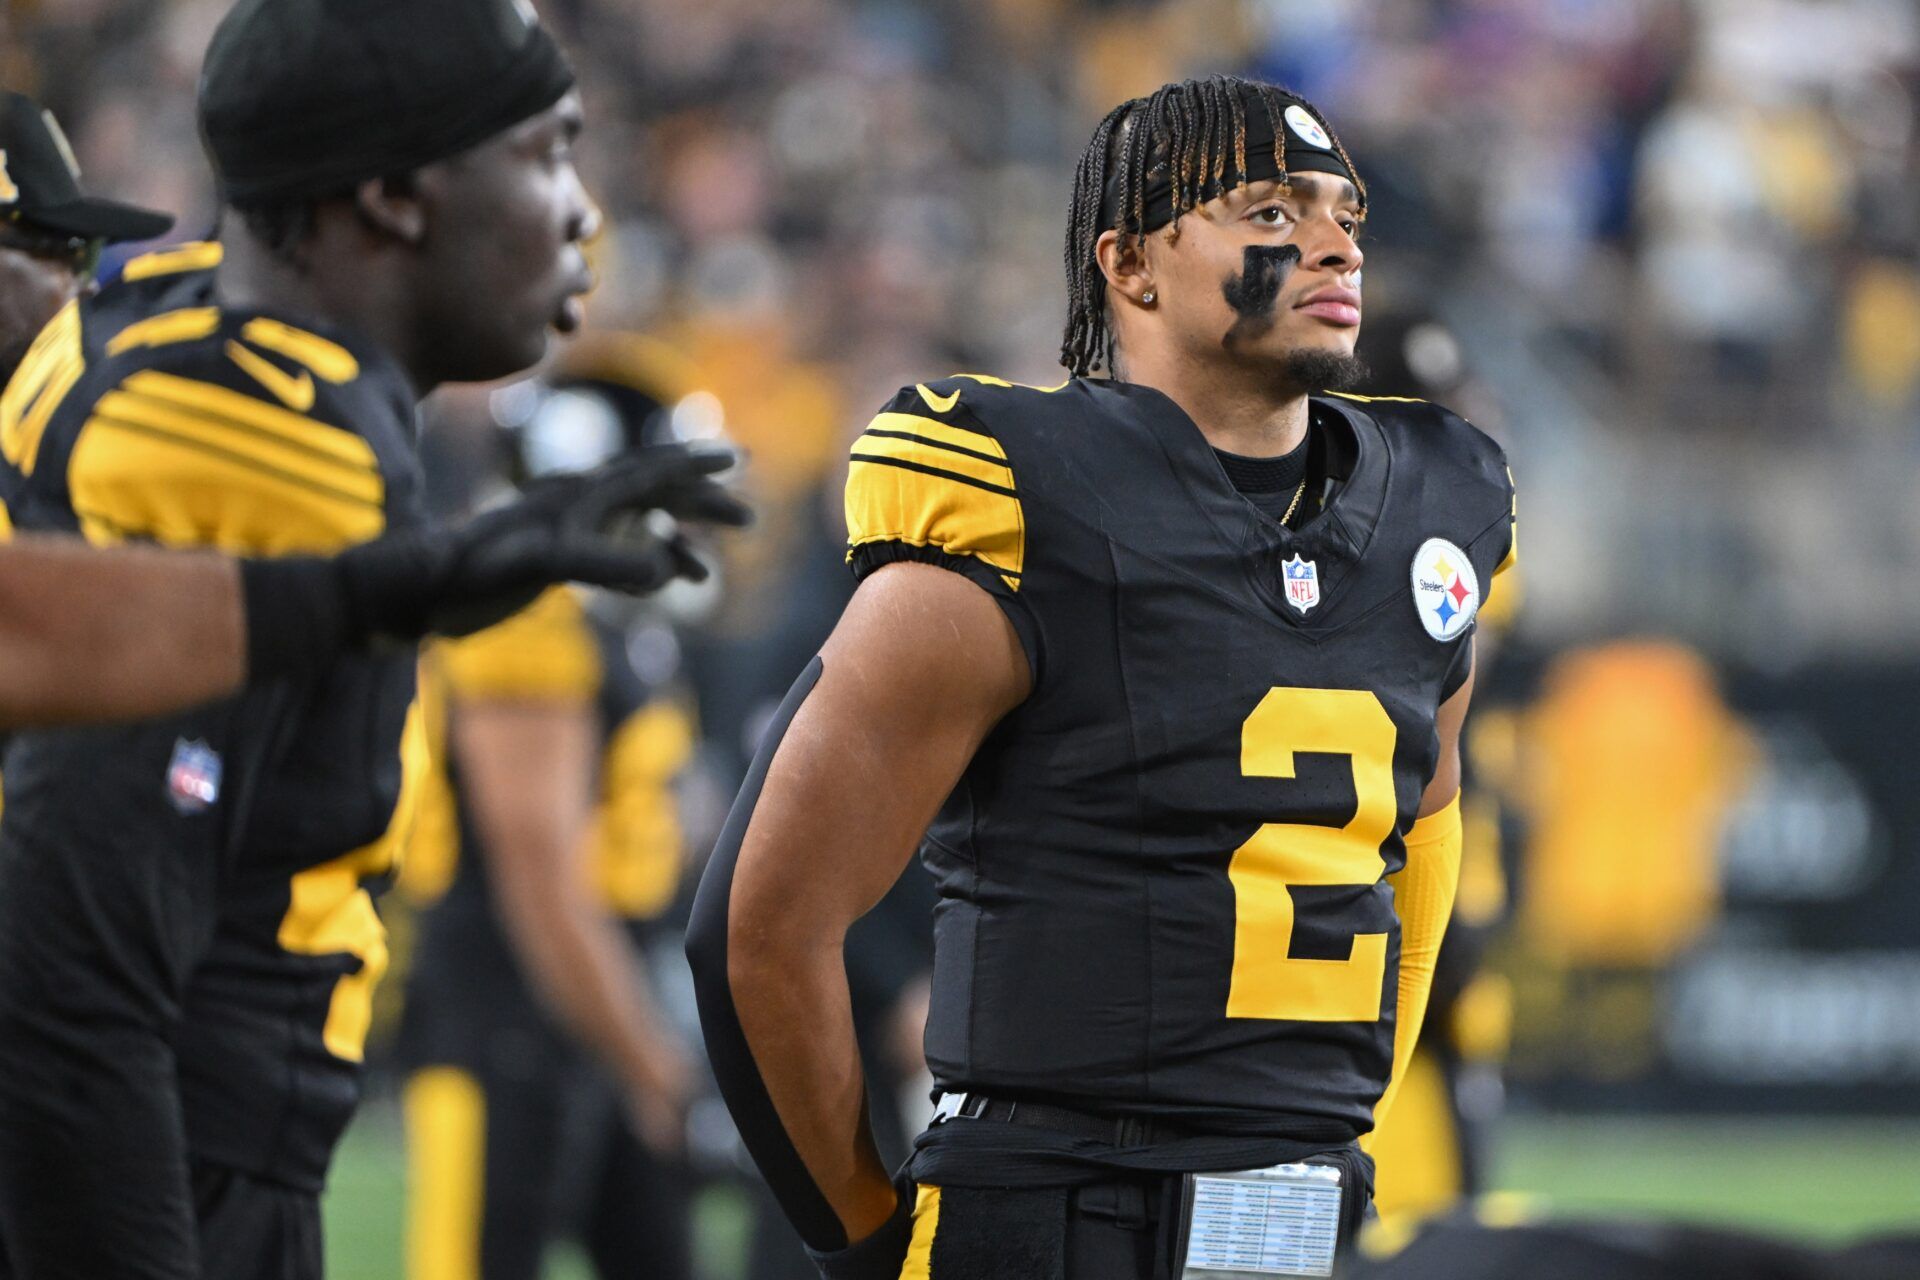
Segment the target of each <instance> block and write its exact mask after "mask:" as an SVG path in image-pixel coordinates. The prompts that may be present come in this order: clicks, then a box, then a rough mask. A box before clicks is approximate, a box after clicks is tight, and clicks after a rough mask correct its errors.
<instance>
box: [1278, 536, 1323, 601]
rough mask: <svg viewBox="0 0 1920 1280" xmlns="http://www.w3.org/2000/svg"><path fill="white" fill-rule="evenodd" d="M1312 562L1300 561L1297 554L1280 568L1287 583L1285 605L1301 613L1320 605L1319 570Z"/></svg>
mask: <svg viewBox="0 0 1920 1280" xmlns="http://www.w3.org/2000/svg"><path fill="white" fill-rule="evenodd" d="M1316 564H1317V562H1316V561H1313V560H1302V559H1301V558H1300V553H1299V552H1297V551H1296V552H1294V555H1293V559H1291V560H1289V561H1287V562H1286V563H1285V564H1283V565H1281V566H1280V571H1281V573H1282V574H1283V575H1284V576H1285V578H1286V583H1287V603H1288V604H1290V605H1292V606H1293V607H1294V608H1295V609H1298V610H1299V611H1300V612H1301V613H1305V612H1306V611H1307V610H1309V609H1311V608H1313V606H1315V605H1317V604H1319V603H1320V570H1319V569H1318V568H1317V567H1316Z"/></svg>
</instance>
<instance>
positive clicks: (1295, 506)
mask: <svg viewBox="0 0 1920 1280" xmlns="http://www.w3.org/2000/svg"><path fill="white" fill-rule="evenodd" d="M1306 491H1307V478H1306V477H1305V476H1301V477H1300V484H1299V486H1298V487H1297V488H1295V489H1294V491H1293V501H1292V502H1289V503H1288V504H1287V514H1285V515H1283V516H1281V517H1280V523H1281V525H1282V526H1283V527H1284V526H1285V525H1286V523H1287V521H1289V520H1291V519H1293V513H1294V512H1295V511H1298V510H1299V509H1300V497H1301V495H1302V494H1304V493H1306Z"/></svg>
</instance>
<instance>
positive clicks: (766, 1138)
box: [687, 657, 847, 1251]
mask: <svg viewBox="0 0 1920 1280" xmlns="http://www.w3.org/2000/svg"><path fill="white" fill-rule="evenodd" d="M822 669H823V668H822V665H821V661H820V659H819V658H818V657H816V658H814V660H813V661H812V662H810V663H808V664H807V669H806V670H805V671H803V672H801V673H800V678H799V679H798V680H796V681H795V682H794V685H793V688H792V689H791V690H789V691H788V693H787V696H786V699H785V700H784V701H783V702H781V704H780V709H779V711H777V712H776V713H775V714H774V717H773V720H772V722H771V723H770V724H769V725H768V726H767V731H766V734H765V735H764V736H763V737H762V738H761V739H760V747H759V750H758V751H757V752H755V754H754V758H753V764H752V765H751V766H750V767H749V768H748V770H747V777H746V780H745V782H743V783H742V784H741V787H740V794H739V796H737V797H736V798H735V799H734V802H733V809H732V811H731V812H729V813H728V814H727V821H726V825H725V826H724V827H723V828H721V831H720V840H719V842H718V843H717V844H716V845H715V846H714V850H713V857H712V858H711V859H710V860H709V861H708V863H707V869H706V873H705V874H704V875H702V876H701V878H700V889H699V892H698V893H696V894H695V895H694V899H693V915H692V918H691V919H690V920H689V921H688V924H687V961H688V963H689V964H690V965H691V967H692V969H693V984H694V992H695V995H696V996H697V998H698V1001H699V1006H700V1029H701V1032H702V1034H703V1035H704V1036H705V1038H706V1042H707V1057H708V1059H709V1060H710V1061H711V1062H712V1064H713V1073H714V1077H715V1079H716V1080H717V1081H718V1082H719V1085H720V1093H721V1096H722V1097H723V1098H725V1099H726V1103H727V1109H728V1110H729V1111H731V1112H732V1113H733V1122H734V1125H735V1126H736V1127H737V1128H738V1129H739V1130H740V1138H741V1140H742V1141H743V1142H745V1143H746V1145H747V1151H748V1152H749V1153H750V1154H751V1155H752V1156H753V1160H754V1163H755V1164H757V1165H759V1166H760V1172H761V1174H762V1175H764V1176H765V1178H766V1180H767V1185H768V1186H769V1187H770V1188H771V1189H772V1191H773V1194H774V1197H775V1198H776V1199H777V1200H779V1202H780V1207H781V1209H782V1210H783V1211H785V1213H786V1215H787V1218H788V1220H790V1221H791V1222H792V1223H793V1225H794V1228H795V1229H796V1230H797V1231H799V1233H800V1238H801V1239H802V1240H804V1241H806V1243H807V1246H808V1247H809V1248H811V1249H815V1250H819V1251H829V1250H837V1249H844V1248H846V1246H847V1234H846V1228H845V1227H844V1226H842V1224H841V1222H840V1217H839V1215H838V1214H836V1213H835V1212H834V1211H833V1206H832V1205H830V1204H828V1203H827V1198H826V1196H825V1195H823V1194H822V1193H821V1191H820V1188H819V1187H818V1186H817V1185H815V1183H814V1181H813V1175H812V1174H810V1173H808V1172H807V1166H806V1164H805V1163H804V1162H803V1161H802V1160H801V1159H800V1153H799V1152H798V1151H796V1150H795V1149H794V1146H793V1142H792V1140H791V1139H790V1138H788V1136H787V1131H786V1127H785V1126H784V1125H783V1124H781V1122H780V1116H779V1113H778V1112H776V1111H775V1110H774V1107H773V1099H772V1098H771V1097H769V1096H768V1094H767V1087H766V1084H765V1082H764V1081H763V1080H762V1079H761V1078H760V1070H759V1068H758V1067H757V1066H756V1065H755V1063H754V1060H753V1050H752V1048H751V1047H749V1046H748V1044H747V1037H746V1033H745V1032H743V1031H742V1030H741V1028H740V1016H739V1014H738V1012H737V1011H736V1010H735V1009H734V1004H733V988H732V984H731V982H730V981H729V979H728V976H727V914H728V906H729V901H730V899H731V898H732V896H733V872H734V867H735V865H736V864H737V863H738V862H739V859H740V845H741V842H742V841H743V840H744V839H745V838H746V834H747V825H748V824H749V823H750V822H751V821H752V820H753V810H754V806H755V805H756V804H757V803H758V802H759V799H760V789H761V787H763V786H764V785H765V784H766V780H767V766H768V765H769V764H771V763H772V761H773V756H774V753H775V752H776V751H777V750H779V747H780V741H781V739H782V738H783V737H785V736H786V732H787V726H788V725H790V724H792V723H793V717H794V715H795V713H797V712H798V711H799V709H800V704H801V703H803V702H805V701H806V699H807V695H808V694H809V693H811V692H812V691H813V687H814V685H816V684H818V683H819V681H820V673H821V671H822Z"/></svg>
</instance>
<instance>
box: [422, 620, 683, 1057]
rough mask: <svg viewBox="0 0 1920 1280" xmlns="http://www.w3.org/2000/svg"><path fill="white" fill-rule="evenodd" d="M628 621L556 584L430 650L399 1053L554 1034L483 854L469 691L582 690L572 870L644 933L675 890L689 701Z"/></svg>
mask: <svg viewBox="0 0 1920 1280" xmlns="http://www.w3.org/2000/svg"><path fill="white" fill-rule="evenodd" d="M627 639H628V635H627V630H626V628H625V627H623V626H620V625H619V624H617V623H616V622H614V621H612V620H611V619H608V618H606V617H603V616H601V615H599V614H597V613H595V612H594V611H593V610H592V609H591V608H590V607H589V606H588V605H587V603H586V601H585V600H584V599H583V597H582V596H581V594H580V593H579V592H578V591H576V590H574V589H573V588H571V587H555V588H553V589H551V590H549V591H548V592H546V593H545V594H544V595H542V596H541V597H540V599H539V600H537V601H536V602H535V603H534V604H532V605H530V606H529V607H528V608H527V609H525V610H523V611H522V612H520V613H519V614H516V615H515V616H514V617H512V618H510V619H508V620H507V621H505V622H503V623H500V624H499V625H497V626H494V627H490V628H488V629H486V630H485V631H481V632H478V633H477V634H475V635H472V636H468V637H466V638H464V639H460V640H442V641H437V642H435V643H434V644H433V645H432V646H430V647H429V648H428V650H427V651H426V653H425V655H424V656H423V660H422V664H421V668H422V669H421V682H422V684H421V687H422V696H421V705H422V707H423V709H424V710H425V712H426V716H427V726H428V734H429V738H430V740H431V741H433V742H435V743H436V744H438V749H436V750H435V751H434V752H433V753H432V754H433V757H434V761H435V765H436V772H435V775H434V777H433V778H431V779H430V780H429V782H428V784H427V787H426V789H425V790H424V791H423V794H422V804H421V809H420V814H419V817H418V819H417V821H416V823H415V827H414V834H413V838H412V840H411V841H410V842H409V844H408V847H407V860H406V870H405V872H404V873H403V875H402V877H401V881H400V888H401V892H402V893H403V894H404V895H405V896H406V897H407V898H409V899H410V900H411V901H414V902H416V903H418V904H420V905H421V906H422V907H423V908H424V910H423V911H422V913H421V915H420V917H419V923H418V927H417V932H416V935H415V936H416V942H415V947H414V952H413V958H412V964H411V967H410V969H409V972H408V976H407V1003H406V1008H405V1013H404V1015H403V1021H402V1029H401V1051H402V1054H403V1056H404V1057H405V1058H407V1060H408V1061H409V1062H410V1063H412V1064H414V1065H420V1064H425V1063H429V1062H468V1061H472V1060H474V1058H475V1057H476V1055H480V1054H483V1053H485V1052H486V1051H487V1046H486V1045H484V1044H479V1043H476V1039H477V1038H478V1037H481V1036H484V1034H485V1031H486V1028H488V1027H490V1026H498V1025H501V1024H503V1023H512V1024H514V1025H525V1024H529V1023H531V1024H534V1025H536V1026H538V1027H540V1028H541V1029H543V1030H545V1031H547V1032H549V1033H551V1034H552V1035H554V1036H557V1035H558V1034H559V1032H558V1030H557V1028H554V1027H552V1026H551V1025H550V1022H551V1020H550V1018H549V1016H548V1014H547V1013H546V1010H545V1007H544V1005H543V1003H542V1002H541V1001H540V999H539V998H538V997H537V996H536V995H535V994H534V991H533V989H532V987H531V985H530V983H529V981H528V979H527V977H526V975H525V974H524V973H523V972H522V968H521V964H520V960H519V957H518V955H517V953H516V952H515V950H514V948H513V946H512V944H511V942H510V941H509V939H508V937H507V935H506V931H505V928H504V926H503V925H502V923H501V919H502V916H501V912H500V910H499V908H498V906H497V905H496V903H495V901H494V895H495V893H496V881H495V877H494V876H493V875H492V873H491V870H490V863H489V858H490V854H489V851H488V849H487V848H486V845H485V842H484V839H483V837H482V835H481V832H480V831H479V830H478V828H477V826H476V824H475V822H474V820H473V813H472V805H471V799H470V797H469V795H468V791H467V788H468V784H467V782H466V780H465V779H464V777H463V775H462V772H461V770H460V768H459V761H458V759H457V758H456V757H455V756H454V755H453V753H451V752H450V751H448V750H446V749H445V742H446V733H447V721H448V718H449V716H451V715H457V714H458V706H459V704H460V703H462V702H470V701H491V700H500V701H532V702H575V701H582V702H591V704H592V706H593V710H594V716H595V720H596V727H597V729H598V735H599V742H600V757H599V770H598V778H597V780H596V784H595V801H594V808H593V818H592V828H591V831H590V832H589V849H588V852H587V857H586V859H585V862H586V872H587V874H588V875H589V876H590V877H591V881H592V890H593V892H594V895H595V897H596V899H597V900H598V901H599V902H601V903H602V904H604V906H605V907H606V909H607V910H608V912H609V913H611V914H613V915H614V916H617V917H619V918H621V919H623V920H625V921H627V922H628V923H629V929H630V932H631V934H632V935H633V936H634V937H635V938H636V940H643V939H644V937H645V935H646V934H647V933H648V932H649V931H650V926H651V925H652V924H653V922H654V921H656V920H657V919H658V918H659V917H660V916H661V915H662V913H664V912H665V911H666V910H667V909H668V908H669V907H670V906H671V905H672V904H673V902H674V900H675V898H676V896H677V895H678V893H679V889H680V878H681V871H682V869H683V866H684V857H683V852H684V850H683V841H682V834H681V828H680V821H679V813H678V809H677V806H676V803H675V797H674V793H673V782H674V779H675V778H676V777H677V776H678V775H679V773H680V772H681V770H682V769H683V768H684V767H685V766H686V764H687V762H688V760H689V759H690V758H691V756H692V753H693V722H692V719H691V715H690V713H689V712H688V711H687V710H686V709H685V708H684V707H683V706H682V705H681V704H680V703H679V701H678V700H677V699H675V698H674V697H672V696H670V695H668V694H665V693H661V692H659V691H657V690H655V689H654V688H652V687H651V686H650V685H649V684H648V682H647V681H646V679H645V678H644V677H643V676H642V675H641V674H640V672H639V670H638V669H637V668H636V667H635V665H634V662H633V660H632V658H631V657H630V656H629V654H628V650H627Z"/></svg>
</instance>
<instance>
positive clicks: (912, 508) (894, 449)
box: [846, 402, 1027, 591]
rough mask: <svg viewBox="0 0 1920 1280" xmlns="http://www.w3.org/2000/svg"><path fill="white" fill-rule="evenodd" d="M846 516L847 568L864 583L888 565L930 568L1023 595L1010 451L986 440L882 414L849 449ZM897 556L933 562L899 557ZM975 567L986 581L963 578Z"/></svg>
mask: <svg viewBox="0 0 1920 1280" xmlns="http://www.w3.org/2000/svg"><path fill="white" fill-rule="evenodd" d="M896 403H898V402H896ZM846 514H847V560H848V562H849V563H850V564H852V565H853V567H854V571H855V572H856V573H858V574H861V575H862V576H864V575H865V574H866V573H867V572H870V571H871V570H872V569H874V568H877V567H878V566H879V565H880V564H882V563H886V562H888V561H890V560H896V559H902V558H913V559H928V560H932V561H933V562H935V563H949V567H953V568H956V569H959V570H960V571H961V572H963V573H967V575H968V576H969V577H973V578H975V579H976V580H977V581H980V582H981V583H982V585H984V586H987V587H988V589H989V590H993V589H994V588H995V584H996V583H998V584H999V585H1000V586H1002V587H1004V589H1005V590H1007V591H1018V590H1019V589H1020V585H1021V580H1022V575H1023V574H1024V572H1025V569H1026V558H1027V525H1026V515H1025V512H1024V510H1023V509H1022V507H1021V502H1020V493H1019V489H1018V486H1017V485H1016V484H1015V481H1014V475H1013V467H1012V464H1011V463H1010V462H1009V461H1008V459H1007V454H1006V450H1005V449H1003V448H1002V447H1001V446H1000V442H999V441H997V440H995V439H994V438H993V437H992V436H991V435H988V434H987V433H986V432H984V431H981V430H977V429H975V428H974V427H972V426H969V425H964V424H962V423H961V422H958V421H945V422H943V421H939V420H937V419H934V418H931V417H927V416H925V415H922V414H918V413H909V412H901V411H893V410H889V411H888V412H885V413H882V414H880V415H879V416H878V417H876V418H875V419H874V420H873V422H872V423H871V424H870V425H869V426H868V427H867V429H866V431H865V432H864V433H862V434H861V436H860V438H859V439H858V440H856V441H855V442H854V445H853V453H852V461H851V466H850V467H849V470H848V474H847V492H846ZM888 548H892V550H891V551H888V550H887V549H888ZM901 548H913V549H917V550H919V551H922V552H929V553H934V554H930V555H914V556H910V557H909V556H903V555H902V554H901V552H900V549H901ZM975 565H977V566H984V567H985V569H986V570H988V571H989V572H969V569H970V568H971V567H972V566H975Z"/></svg>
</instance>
